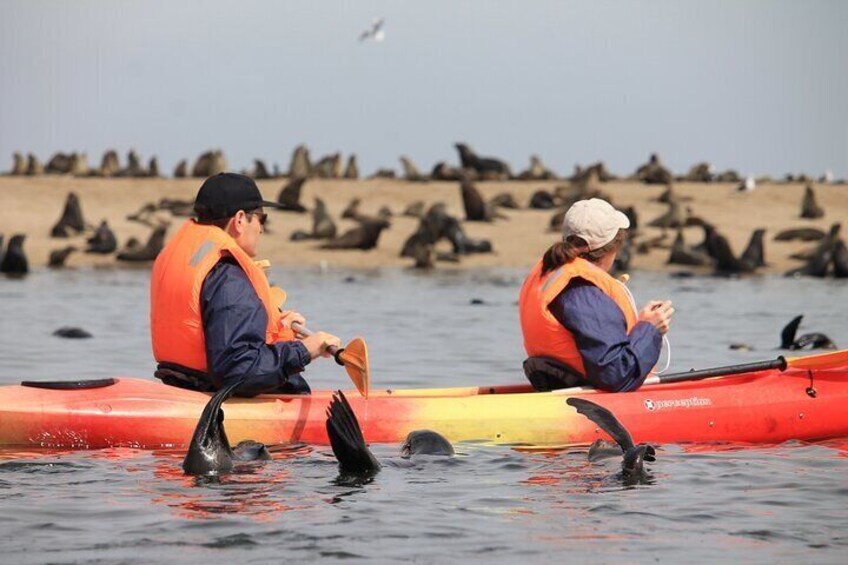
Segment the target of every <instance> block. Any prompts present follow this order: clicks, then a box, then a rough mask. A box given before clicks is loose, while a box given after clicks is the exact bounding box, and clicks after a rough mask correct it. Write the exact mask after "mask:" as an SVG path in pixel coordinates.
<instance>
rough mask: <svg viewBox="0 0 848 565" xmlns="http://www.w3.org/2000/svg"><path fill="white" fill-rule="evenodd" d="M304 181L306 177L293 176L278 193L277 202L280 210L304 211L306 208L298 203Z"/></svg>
mask: <svg viewBox="0 0 848 565" xmlns="http://www.w3.org/2000/svg"><path fill="white" fill-rule="evenodd" d="M305 182H306V177H294V178H292V179H290V180H289V182H288V184H286V185H285V186H284V187H283V189H282V190H281V191H280V194H279V195H278V196H277V202H279V203H280V206H281V208H280V209H281V210H286V211H289V212H299V213H303V212H306V208H305V207H304V206H303V204H301V203H300V193H301V191H302V190H303V183H305Z"/></svg>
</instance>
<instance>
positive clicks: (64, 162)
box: [44, 151, 73, 175]
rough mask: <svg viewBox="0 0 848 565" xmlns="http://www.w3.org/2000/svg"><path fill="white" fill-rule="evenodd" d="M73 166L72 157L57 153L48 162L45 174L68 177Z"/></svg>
mask: <svg viewBox="0 0 848 565" xmlns="http://www.w3.org/2000/svg"><path fill="white" fill-rule="evenodd" d="M72 165H73V163H72V161H71V155H70V154H68V153H62V152H61V151H60V152H59V153H55V154H54V155H53V156H52V157H51V158H50V160H49V161H47V165H45V167H44V172H45V173H47V174H54V175H66V174H68V173H70V172H71V167H72Z"/></svg>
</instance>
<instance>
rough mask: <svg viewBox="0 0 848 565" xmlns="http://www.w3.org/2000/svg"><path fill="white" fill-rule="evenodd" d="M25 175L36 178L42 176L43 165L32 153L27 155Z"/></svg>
mask: <svg viewBox="0 0 848 565" xmlns="http://www.w3.org/2000/svg"><path fill="white" fill-rule="evenodd" d="M26 174H27V175H29V176H38V175H43V174H44V165H42V164H41V161H39V160H38V157H36V156H35V155H33V154H32V153H28V154H27V168H26Z"/></svg>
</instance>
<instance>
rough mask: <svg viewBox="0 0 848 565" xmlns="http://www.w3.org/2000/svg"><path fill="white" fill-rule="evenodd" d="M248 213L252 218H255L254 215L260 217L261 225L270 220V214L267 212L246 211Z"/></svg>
mask: <svg viewBox="0 0 848 565" xmlns="http://www.w3.org/2000/svg"><path fill="white" fill-rule="evenodd" d="M246 215H248V216H250V219H251V220H252V219H253V216H256V217H257V218H259V225H260V226H264V225H265V222H266V221H268V214H266V213H265V212H246Z"/></svg>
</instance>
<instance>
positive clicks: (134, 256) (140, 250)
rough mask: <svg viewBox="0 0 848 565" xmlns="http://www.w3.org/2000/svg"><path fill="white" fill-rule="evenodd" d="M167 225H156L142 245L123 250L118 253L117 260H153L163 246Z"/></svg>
mask: <svg viewBox="0 0 848 565" xmlns="http://www.w3.org/2000/svg"><path fill="white" fill-rule="evenodd" d="M167 229H168V226H167V225H164V224H163V225H160V226H156V227H155V228H154V229H153V233H151V234H150V238H149V239H148V240H147V243H146V244H145V245H144V246H143V247H136V248H135V249H131V250H124V251H121V252H120V253H118V256H117V259H118V260H119V261H153V260H155V259H156V257H157V256H158V255H159V252H161V251H162V248H163V247H165V232H166V231H167Z"/></svg>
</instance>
